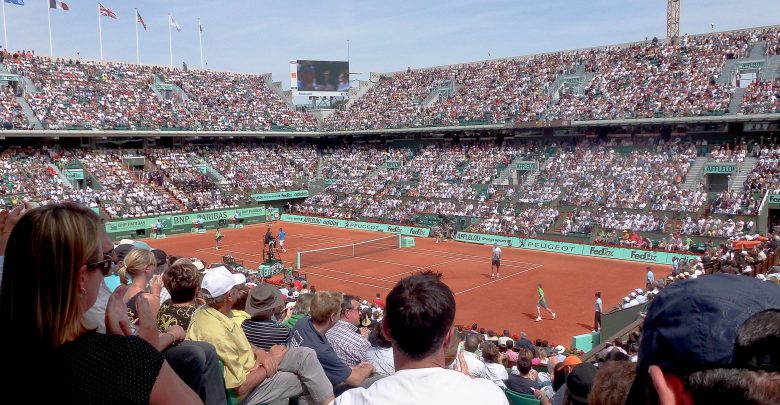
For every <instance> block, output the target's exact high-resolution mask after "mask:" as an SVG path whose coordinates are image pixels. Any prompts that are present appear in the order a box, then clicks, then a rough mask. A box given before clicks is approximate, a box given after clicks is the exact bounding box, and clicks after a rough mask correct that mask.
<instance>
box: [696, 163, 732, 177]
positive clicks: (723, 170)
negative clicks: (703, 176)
mask: <svg viewBox="0 0 780 405" xmlns="http://www.w3.org/2000/svg"><path fill="white" fill-rule="evenodd" d="M736 170H737V165H735V164H734V163H707V164H706V165H704V173H707V174H731V173H734V172H735V171H736Z"/></svg>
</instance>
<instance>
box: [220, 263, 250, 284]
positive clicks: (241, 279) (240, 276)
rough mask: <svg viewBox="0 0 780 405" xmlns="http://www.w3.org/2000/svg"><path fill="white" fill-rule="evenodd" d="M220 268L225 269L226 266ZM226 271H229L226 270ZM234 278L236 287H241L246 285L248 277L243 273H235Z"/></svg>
mask: <svg viewBox="0 0 780 405" xmlns="http://www.w3.org/2000/svg"><path fill="white" fill-rule="evenodd" d="M220 267H224V266H220ZM225 270H227V269H225ZM232 276H233V280H234V281H235V282H236V285H241V284H244V283H246V276H245V275H243V274H241V273H233V274H232Z"/></svg>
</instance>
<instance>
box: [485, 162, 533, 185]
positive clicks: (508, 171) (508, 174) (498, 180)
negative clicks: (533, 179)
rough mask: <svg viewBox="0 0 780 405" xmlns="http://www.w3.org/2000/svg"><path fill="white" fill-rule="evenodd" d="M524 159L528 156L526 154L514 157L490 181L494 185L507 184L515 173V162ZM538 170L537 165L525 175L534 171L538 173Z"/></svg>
mask: <svg viewBox="0 0 780 405" xmlns="http://www.w3.org/2000/svg"><path fill="white" fill-rule="evenodd" d="M525 161H528V157H526V156H518V157H516V158H515V159H514V160H512V162H511V163H509V164H508V165H507V166H506V167H505V168H504V170H502V171H501V173H499V174H498V176H496V177H495V178H494V179H493V181H491V182H490V183H491V184H493V185H496V186H508V185H509V180H510V178H513V176H514V174H515V164H517V163H519V162H525ZM538 172H539V170H538V167H537V170H534V171H533V172H531V173H529V174H528V175H527V177H530V176H531V175H533V174H534V173H538ZM515 180H516V179H515Z"/></svg>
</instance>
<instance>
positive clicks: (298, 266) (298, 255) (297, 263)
mask: <svg viewBox="0 0 780 405" xmlns="http://www.w3.org/2000/svg"><path fill="white" fill-rule="evenodd" d="M295 268H296V269H297V270H300V269H301V252H297V253H296V254H295Z"/></svg>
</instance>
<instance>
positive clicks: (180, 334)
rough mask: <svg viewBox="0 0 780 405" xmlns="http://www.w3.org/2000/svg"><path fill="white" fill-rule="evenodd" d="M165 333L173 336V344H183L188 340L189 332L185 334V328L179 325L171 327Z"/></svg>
mask: <svg viewBox="0 0 780 405" xmlns="http://www.w3.org/2000/svg"><path fill="white" fill-rule="evenodd" d="M165 333H170V334H171V335H173V339H174V340H173V343H181V342H182V341H183V340H184V339H186V338H187V332H185V331H184V328H182V327H181V326H179V325H171V326H170V327H169V328H168V329H166V330H165Z"/></svg>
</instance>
